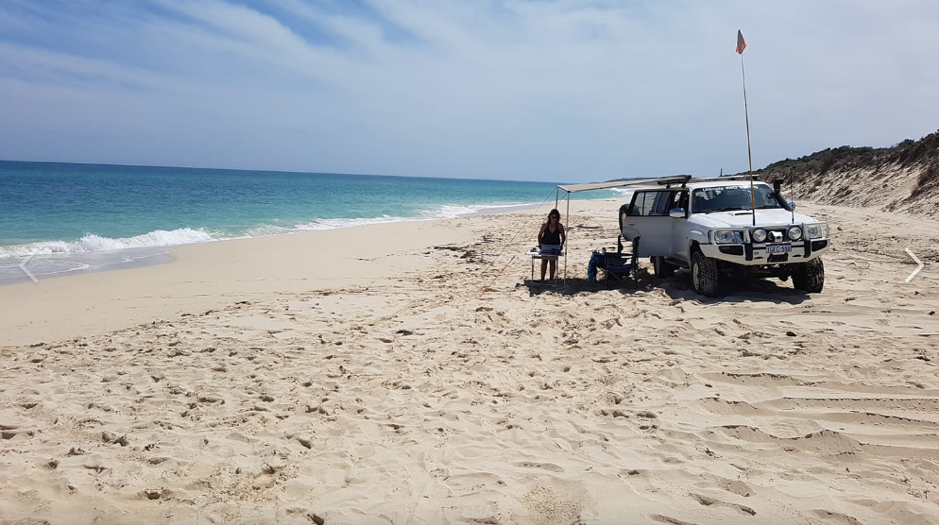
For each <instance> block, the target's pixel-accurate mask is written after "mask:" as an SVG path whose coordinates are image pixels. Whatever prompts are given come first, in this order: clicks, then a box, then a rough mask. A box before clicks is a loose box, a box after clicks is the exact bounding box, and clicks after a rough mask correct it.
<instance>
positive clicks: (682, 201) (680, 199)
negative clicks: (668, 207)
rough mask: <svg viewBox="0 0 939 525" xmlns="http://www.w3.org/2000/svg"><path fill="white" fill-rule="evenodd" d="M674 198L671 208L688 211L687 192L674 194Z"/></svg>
mask: <svg viewBox="0 0 939 525" xmlns="http://www.w3.org/2000/svg"><path fill="white" fill-rule="evenodd" d="M675 197H676V199H675V204H674V205H672V208H681V209H683V210H685V211H688V192H687V191H683V192H681V193H676V194H675Z"/></svg>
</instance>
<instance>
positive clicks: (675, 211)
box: [668, 208, 685, 219]
mask: <svg viewBox="0 0 939 525" xmlns="http://www.w3.org/2000/svg"><path fill="white" fill-rule="evenodd" d="M668 216H669V217H671V218H673V219H684V218H685V210H683V209H681V208H672V209H671V210H668Z"/></svg>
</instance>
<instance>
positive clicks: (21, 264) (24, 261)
mask: <svg viewBox="0 0 939 525" xmlns="http://www.w3.org/2000/svg"><path fill="white" fill-rule="evenodd" d="M35 256H36V254H35V253H33V254H31V255H30V256H29V257H27V258H25V259H23V262H21V263H20V270H23V273H25V274H26V277H29V278H30V279H31V280H32V281H33V282H34V283H38V282H39V279H36V276H35V275H33V272H31V271H29V270H27V269H26V265H27V264H29V261H31V260H32V259H33V257H35Z"/></svg>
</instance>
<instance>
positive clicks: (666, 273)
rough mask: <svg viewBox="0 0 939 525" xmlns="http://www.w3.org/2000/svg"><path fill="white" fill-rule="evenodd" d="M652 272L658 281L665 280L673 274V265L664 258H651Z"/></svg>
mask: <svg viewBox="0 0 939 525" xmlns="http://www.w3.org/2000/svg"><path fill="white" fill-rule="evenodd" d="M652 271H653V273H655V276H656V277H658V278H659V279H667V278H669V277H671V276H672V274H673V273H675V265H673V264H671V263H669V262H667V261H666V260H665V257H653V258H652Z"/></svg>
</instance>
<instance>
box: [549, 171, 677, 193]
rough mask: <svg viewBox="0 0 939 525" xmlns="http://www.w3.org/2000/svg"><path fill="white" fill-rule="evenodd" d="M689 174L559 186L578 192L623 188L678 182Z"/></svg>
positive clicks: (559, 186)
mask: <svg viewBox="0 0 939 525" xmlns="http://www.w3.org/2000/svg"><path fill="white" fill-rule="evenodd" d="M688 178H689V176H686V175H679V176H677V177H659V178H656V179H626V180H614V181H609V182H591V183H588V184H558V188H559V189H561V190H562V191H565V192H567V193H577V192H579V191H592V190H606V189H610V188H622V187H625V186H658V185H664V184H669V183H673V184H678V183H681V182H684V181H686V180H688Z"/></svg>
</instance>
